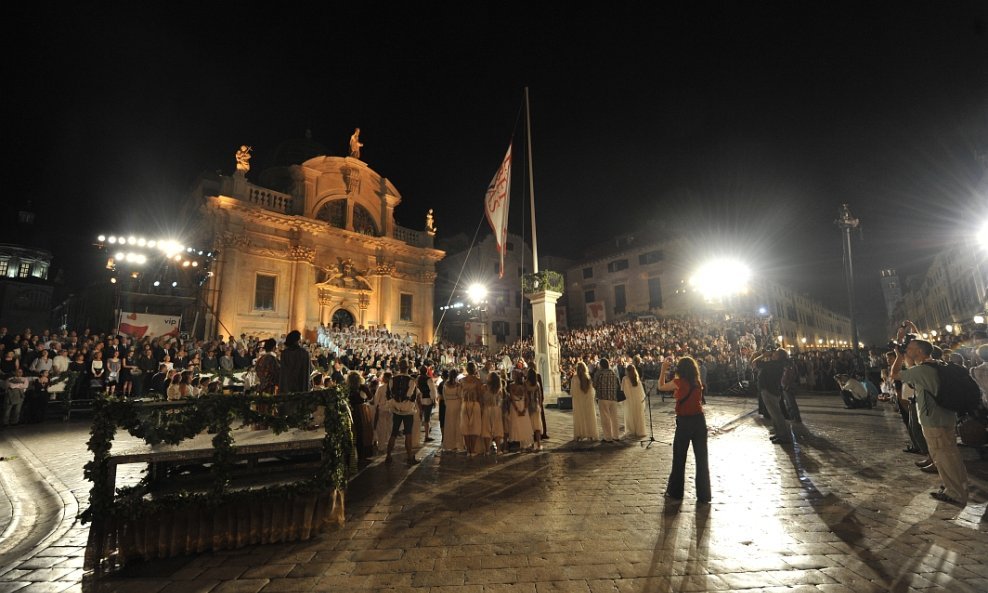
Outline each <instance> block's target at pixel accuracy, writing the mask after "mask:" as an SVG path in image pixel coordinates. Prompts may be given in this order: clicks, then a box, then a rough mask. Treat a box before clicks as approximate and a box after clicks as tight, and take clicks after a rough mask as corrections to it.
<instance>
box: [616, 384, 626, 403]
mask: <svg viewBox="0 0 988 593" xmlns="http://www.w3.org/2000/svg"><path fill="white" fill-rule="evenodd" d="M616 399H617V401H619V402H623V401H624V400H626V399H628V396H627V395H625V394H624V390H623V389H621V388H620V387H619V388H618V390H617V398H616Z"/></svg>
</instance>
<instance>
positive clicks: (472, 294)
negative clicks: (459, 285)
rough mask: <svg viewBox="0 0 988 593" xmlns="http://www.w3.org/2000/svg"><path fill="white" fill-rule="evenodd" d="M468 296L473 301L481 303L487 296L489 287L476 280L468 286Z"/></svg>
mask: <svg viewBox="0 0 988 593" xmlns="http://www.w3.org/2000/svg"><path fill="white" fill-rule="evenodd" d="M467 296H468V297H469V298H470V300H471V301H472V302H473V303H475V304H476V303H480V302H482V301H483V300H484V299H486V298H487V287H486V286H484V285H483V284H481V283H480V282H474V283H473V284H471V285H470V286H469V287H467Z"/></svg>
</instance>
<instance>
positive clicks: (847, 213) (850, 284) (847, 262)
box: [834, 204, 861, 357]
mask: <svg viewBox="0 0 988 593" xmlns="http://www.w3.org/2000/svg"><path fill="white" fill-rule="evenodd" d="M834 224H836V225H837V226H838V227H839V228H840V229H841V230H842V231H844V275H845V277H846V280H847V302H848V307H849V310H850V314H851V346H852V347H853V348H854V356H855V357H857V356H858V322H857V319H856V318H855V316H854V262H853V261H852V259H851V230H852V229H856V228H858V226H859V225H860V224H861V221H860V220H858V219H857V218H854V217H853V216H851V210H850V208H848V206H847V204H841V207H840V210H839V211H838V218H837V220H835V221H834Z"/></svg>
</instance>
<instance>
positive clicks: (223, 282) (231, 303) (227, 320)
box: [216, 245, 253, 335]
mask: <svg viewBox="0 0 988 593" xmlns="http://www.w3.org/2000/svg"><path fill="white" fill-rule="evenodd" d="M221 255H222V257H223V261H222V266H221V268H220V274H219V275H220V277H219V282H218V283H217V285H218V286H219V298H218V299H217V303H218V307H217V311H216V317H217V319H218V321H219V327H218V328H217V330H216V333H218V334H224V335H225V334H227V333H229V334H233V335H239V333H238V332H239V331H240V328H239V327H238V326H237V275H238V274H237V267H238V266H237V264H238V260H239V259H240V252H239V251H238V250H237V248H236V247H234V246H233V245H229V246H227V247H226V249H224V250H223V253H222V254H221ZM251 280H253V279H251ZM248 286H250V287H251V290H253V282H252V281H251V282H249V283H248ZM251 297H253V295H252V294H248V298H251Z"/></svg>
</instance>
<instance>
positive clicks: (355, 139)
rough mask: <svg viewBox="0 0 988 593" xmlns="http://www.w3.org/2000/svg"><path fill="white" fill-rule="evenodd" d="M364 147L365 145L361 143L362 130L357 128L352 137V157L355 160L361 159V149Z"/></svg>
mask: <svg viewBox="0 0 988 593" xmlns="http://www.w3.org/2000/svg"><path fill="white" fill-rule="evenodd" d="M363 145H364V143H363V142H361V141H360V128H356V129H355V130H354V131H353V135H352V136H350V156H352V157H353V158H355V159H359V158H360V147H361V146H363Z"/></svg>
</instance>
